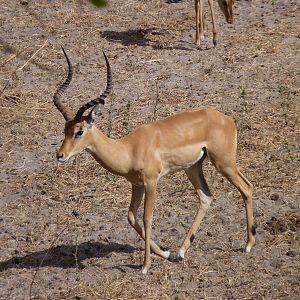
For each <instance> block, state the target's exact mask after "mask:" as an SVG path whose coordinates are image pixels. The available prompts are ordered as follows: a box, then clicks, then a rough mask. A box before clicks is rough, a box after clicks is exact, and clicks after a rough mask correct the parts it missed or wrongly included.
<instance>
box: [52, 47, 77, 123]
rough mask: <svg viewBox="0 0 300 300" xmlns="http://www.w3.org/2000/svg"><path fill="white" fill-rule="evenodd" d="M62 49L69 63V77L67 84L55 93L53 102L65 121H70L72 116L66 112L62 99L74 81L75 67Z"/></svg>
mask: <svg viewBox="0 0 300 300" xmlns="http://www.w3.org/2000/svg"><path fill="white" fill-rule="evenodd" d="M61 49H62V51H63V53H64V55H65V58H66V60H67V63H68V76H67V79H66V80H65V82H64V83H63V84H62V85H61V86H60V87H59V88H58V89H57V91H56V92H55V93H54V95H53V102H54V105H55V106H56V107H57V109H58V110H59V111H60V112H61V113H62V115H63V116H64V118H65V120H66V121H69V120H70V116H69V114H68V112H67V111H66V109H65V108H64V106H63V104H62V103H61V101H60V97H61V95H62V94H63V92H64V91H65V90H66V89H67V87H68V86H69V84H70V82H71V80H72V77H73V67H72V64H71V62H70V59H69V57H68V55H67V53H66V52H65V50H64V48H63V47H61Z"/></svg>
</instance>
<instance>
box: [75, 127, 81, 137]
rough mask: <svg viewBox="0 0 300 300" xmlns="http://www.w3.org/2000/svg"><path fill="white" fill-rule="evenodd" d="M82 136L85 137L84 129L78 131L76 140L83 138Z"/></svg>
mask: <svg viewBox="0 0 300 300" xmlns="http://www.w3.org/2000/svg"><path fill="white" fill-rule="evenodd" d="M82 135H83V130H82V129H80V130H78V131H77V132H76V134H75V139H78V138H80V137H82Z"/></svg>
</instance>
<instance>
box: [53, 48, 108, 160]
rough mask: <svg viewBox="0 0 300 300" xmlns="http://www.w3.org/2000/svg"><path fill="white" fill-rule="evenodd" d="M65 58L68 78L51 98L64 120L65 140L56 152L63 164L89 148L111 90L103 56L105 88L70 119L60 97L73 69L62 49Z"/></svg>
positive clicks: (106, 60)
mask: <svg viewBox="0 0 300 300" xmlns="http://www.w3.org/2000/svg"><path fill="white" fill-rule="evenodd" d="M62 50H63V53H64V55H65V58H66V60H67V63H68V76H67V79H66V80H65V82H64V83H63V84H62V85H61V86H60V87H59V88H58V89H57V91H56V92H55V94H54V96H53V101H54V105H55V106H56V107H57V109H58V110H59V111H60V112H61V113H62V115H63V116H64V118H65V120H66V125H65V131H64V133H65V138H64V141H63V143H62V145H61V147H60V149H59V150H58V151H57V155H56V156H57V160H58V161H59V162H65V161H67V160H68V159H69V158H71V157H72V156H73V155H76V154H78V153H80V152H81V151H82V150H84V149H86V148H88V147H89V145H90V144H91V140H92V130H93V123H94V120H95V118H96V117H97V116H98V115H99V114H100V113H101V108H102V107H103V106H104V103H105V101H104V100H105V98H106V97H107V96H108V95H109V93H110V92H111V89H112V76H111V70H110V65H109V62H108V59H107V57H106V55H105V53H104V52H103V54H104V58H105V62H106V67H107V86H106V89H105V91H104V92H103V94H101V95H100V96H99V97H97V98H96V99H93V100H91V101H88V102H86V103H85V104H84V105H83V106H82V107H81V108H80V109H79V110H78V111H77V113H76V115H75V117H74V118H71V117H70V115H69V113H68V112H67V111H66V109H65V108H64V106H63V105H62V103H61V101H60V97H61V95H62V94H63V92H64V91H65V90H66V88H67V87H68V86H69V84H70V82H71V80H72V76H73V68H72V65H71V62H70V59H69V57H68V55H67V54H66V52H65V50H64V49H63V48H62ZM89 108H92V109H91V110H90V112H89V113H88V114H87V115H85V116H84V115H83V114H84V112H85V111H86V110H88V109H89Z"/></svg>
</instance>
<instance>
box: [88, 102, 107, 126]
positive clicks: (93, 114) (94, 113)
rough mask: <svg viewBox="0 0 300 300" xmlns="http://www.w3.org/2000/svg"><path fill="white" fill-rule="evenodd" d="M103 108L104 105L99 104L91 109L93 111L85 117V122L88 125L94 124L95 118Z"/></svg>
mask: <svg viewBox="0 0 300 300" xmlns="http://www.w3.org/2000/svg"><path fill="white" fill-rule="evenodd" d="M103 106H104V105H103V104H102V103H99V104H97V105H95V106H94V107H93V109H92V110H91V111H90V113H89V114H88V117H87V122H88V123H89V124H93V123H94V121H95V119H96V117H97V116H99V115H100V114H101V110H102V107H103Z"/></svg>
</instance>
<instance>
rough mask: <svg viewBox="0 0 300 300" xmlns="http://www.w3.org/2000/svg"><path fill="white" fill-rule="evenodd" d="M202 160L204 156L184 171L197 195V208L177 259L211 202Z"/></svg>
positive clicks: (192, 237)
mask: <svg viewBox="0 0 300 300" xmlns="http://www.w3.org/2000/svg"><path fill="white" fill-rule="evenodd" d="M203 160H204V158H203V159H201V160H200V161H199V162H198V163H196V164H195V165H193V166H192V167H190V168H189V169H187V170H186V171H185V172H186V174H187V176H188V178H189V180H190V181H191V183H192V184H193V186H194V188H195V190H196V192H197V195H198V197H199V208H198V212H197V215H196V217H195V220H194V222H193V224H192V226H191V228H190V230H189V231H188V233H187V235H186V238H185V240H184V242H183V244H182V246H181V247H180V249H179V252H178V255H177V260H181V259H183V258H184V255H185V253H186V251H187V250H188V248H189V247H190V245H191V243H192V242H193V240H194V238H195V234H196V232H197V230H198V228H199V226H200V224H201V222H202V220H203V218H204V216H205V213H206V211H207V210H208V208H209V206H210V203H211V193H210V191H209V188H208V185H207V183H206V180H205V178H204V175H203V170H202V163H203Z"/></svg>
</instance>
